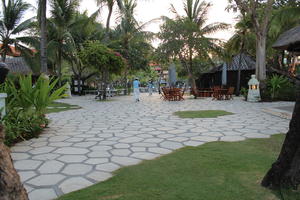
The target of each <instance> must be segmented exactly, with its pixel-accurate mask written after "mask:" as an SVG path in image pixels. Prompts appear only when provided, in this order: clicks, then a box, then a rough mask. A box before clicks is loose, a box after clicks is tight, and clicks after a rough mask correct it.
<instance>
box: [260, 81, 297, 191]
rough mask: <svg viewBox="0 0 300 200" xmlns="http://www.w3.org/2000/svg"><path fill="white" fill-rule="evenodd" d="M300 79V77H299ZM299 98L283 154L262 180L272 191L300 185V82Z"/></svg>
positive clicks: (283, 147) (281, 153) (282, 150)
mask: <svg viewBox="0 0 300 200" xmlns="http://www.w3.org/2000/svg"><path fill="white" fill-rule="evenodd" d="M298 77H299V76H298ZM299 78H300V77H299ZM297 86H298V87H297V98H296V104H295V107H294V112H293V116H292V119H291V121H290V126H289V131H288V132H287V134H286V137H285V140H284V143H283V145H282V149H281V152H280V154H279V156H278V159H277V161H275V162H274V163H273V165H272V167H271V169H270V170H269V171H268V172H267V174H266V175H265V177H264V179H263V180H262V183H261V184H262V186H264V187H268V188H271V189H278V188H280V187H287V188H293V189H295V188H296V187H297V186H298V185H300V81H299V80H298V81H297Z"/></svg>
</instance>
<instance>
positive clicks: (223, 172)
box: [59, 135, 297, 200]
mask: <svg viewBox="0 0 300 200" xmlns="http://www.w3.org/2000/svg"><path fill="white" fill-rule="evenodd" d="M283 139H284V135H276V136H272V137H271V138H269V139H249V140H246V141H242V142H231V143H230V142H211V143H207V144H204V145H201V146H199V147H185V148H183V149H180V150H178V151H175V152H174V153H171V154H169V155H166V156H163V157H160V158H158V159H155V160H151V161H144V162H142V163H141V164H139V165H135V166H130V167H125V168H122V169H120V170H118V171H117V172H116V173H115V176H114V177H112V178H110V179H109V180H107V181H105V182H102V183H98V184H96V185H93V186H91V187H88V188H86V189H82V190H79V191H75V192H73V193H69V194H66V195H64V196H62V197H60V198H59V200H112V199H113V200H278V199H279V198H278V197H277V194H275V193H273V192H272V191H270V190H267V189H265V188H263V187H261V186H260V181H261V180H262V178H263V176H264V175H265V173H266V171H267V170H268V169H269V168H270V166H271V164H272V163H273V162H274V160H275V159H276V157H277V155H278V153H279V150H280V148H281V145H282V142H283ZM287 199H293V200H296V199H297V198H296V196H294V197H292V198H286V200H287Z"/></svg>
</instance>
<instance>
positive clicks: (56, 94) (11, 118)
mask: <svg viewBox="0 0 300 200" xmlns="http://www.w3.org/2000/svg"><path fill="white" fill-rule="evenodd" d="M57 82H58V79H55V80H53V79H50V80H49V79H48V78H46V77H44V76H40V77H39V78H38V79H37V81H36V83H35V84H33V82H32V76H31V75H29V76H19V77H18V81H13V80H12V79H8V80H7V81H6V82H5V83H4V84H3V85H2V86H1V92H5V93H7V95H8V97H7V107H6V108H7V115H6V116H5V117H4V118H3V119H1V120H2V123H3V124H4V127H5V132H6V139H5V143H6V144H7V145H11V144H13V143H15V142H18V141H20V140H26V139H30V138H33V137H37V136H38V134H39V133H40V132H41V131H42V129H43V128H44V127H46V126H47V124H48V120H47V119H46V117H45V113H46V108H47V106H48V105H50V104H51V103H52V102H53V101H54V100H56V99H59V98H61V97H63V96H64V91H65V89H66V85H65V86H63V87H60V88H58V89H56V88H55V86H56V85H57Z"/></svg>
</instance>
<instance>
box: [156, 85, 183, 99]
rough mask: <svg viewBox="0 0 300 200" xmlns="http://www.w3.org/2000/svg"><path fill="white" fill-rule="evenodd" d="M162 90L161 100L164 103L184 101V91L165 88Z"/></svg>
mask: <svg viewBox="0 0 300 200" xmlns="http://www.w3.org/2000/svg"><path fill="white" fill-rule="evenodd" d="M161 89H162V98H163V99H164V100H166V101H182V100H184V98H183V95H184V90H182V89H181V88H172V87H171V88H167V87H163V88H161Z"/></svg>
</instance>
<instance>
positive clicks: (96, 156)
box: [87, 151, 111, 158]
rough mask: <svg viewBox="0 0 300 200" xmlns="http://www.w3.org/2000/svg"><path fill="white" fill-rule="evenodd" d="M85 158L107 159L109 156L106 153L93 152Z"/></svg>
mask: <svg viewBox="0 0 300 200" xmlns="http://www.w3.org/2000/svg"><path fill="white" fill-rule="evenodd" d="M87 156H88V157H90V158H109V157H111V154H110V153H109V152H107V151H93V152H91V153H89V154H87Z"/></svg>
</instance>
